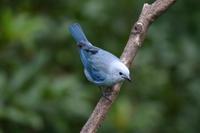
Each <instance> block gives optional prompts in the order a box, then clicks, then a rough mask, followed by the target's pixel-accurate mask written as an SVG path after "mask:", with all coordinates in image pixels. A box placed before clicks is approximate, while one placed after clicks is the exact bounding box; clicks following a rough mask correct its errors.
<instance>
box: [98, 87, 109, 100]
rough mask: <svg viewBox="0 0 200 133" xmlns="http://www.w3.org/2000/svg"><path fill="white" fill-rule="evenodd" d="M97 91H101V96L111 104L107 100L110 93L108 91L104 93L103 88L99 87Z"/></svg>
mask: <svg viewBox="0 0 200 133" xmlns="http://www.w3.org/2000/svg"><path fill="white" fill-rule="evenodd" d="M99 89H100V91H101V94H102V96H103V97H104V98H105V99H107V100H108V101H110V102H112V101H111V100H110V99H109V98H108V96H110V91H109V92H108V91H106V92H105V91H104V90H103V87H99Z"/></svg>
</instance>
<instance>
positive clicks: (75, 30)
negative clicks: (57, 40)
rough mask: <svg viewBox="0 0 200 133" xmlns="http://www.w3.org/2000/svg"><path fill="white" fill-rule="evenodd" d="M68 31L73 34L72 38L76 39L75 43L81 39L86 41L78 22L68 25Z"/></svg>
mask: <svg viewBox="0 0 200 133" xmlns="http://www.w3.org/2000/svg"><path fill="white" fill-rule="evenodd" d="M69 32H70V33H71V35H72V36H73V38H74V39H75V40H76V42H77V43H79V42H81V41H87V42H88V40H87V38H86V36H85V34H84V32H83V30H82V28H81V26H80V25H79V24H78V23H74V24H72V25H70V26H69Z"/></svg>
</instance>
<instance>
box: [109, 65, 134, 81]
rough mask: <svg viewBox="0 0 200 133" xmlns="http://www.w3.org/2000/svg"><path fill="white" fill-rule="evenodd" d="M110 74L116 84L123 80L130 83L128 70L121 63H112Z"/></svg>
mask: <svg viewBox="0 0 200 133" xmlns="http://www.w3.org/2000/svg"><path fill="white" fill-rule="evenodd" d="M112 74H113V78H114V79H115V80H116V81H117V82H120V81H124V80H128V81H131V77H130V72H129V69H128V68H127V66H126V65H124V64H123V63H122V62H121V61H116V62H113V63H112Z"/></svg>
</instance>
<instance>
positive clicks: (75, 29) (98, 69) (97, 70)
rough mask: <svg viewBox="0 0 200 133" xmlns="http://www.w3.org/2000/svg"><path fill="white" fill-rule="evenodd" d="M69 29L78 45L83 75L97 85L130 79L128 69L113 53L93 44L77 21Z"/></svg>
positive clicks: (108, 84)
mask: <svg viewBox="0 0 200 133" xmlns="http://www.w3.org/2000/svg"><path fill="white" fill-rule="evenodd" d="M69 31H70V33H71V35H72V36H73V38H74V39H75V40H76V43H77V46H78V47H79V52H80V58H81V61H82V63H83V66H84V73H85V76H86V77H87V79H88V80H89V81H91V82H92V83H94V84H96V85H97V86H99V87H111V86H113V85H114V84H116V83H119V82H121V81H124V80H131V78H130V73H129V69H128V68H127V67H126V66H125V65H124V64H123V63H122V62H121V61H120V59H119V58H117V57H116V56H114V55H113V54H111V53H109V52H107V51H105V50H103V49H101V48H98V47H95V46H93V45H92V44H91V43H90V42H89V41H88V40H87V38H86V36H85V34H84V33H83V30H82V28H81V26H80V25H79V24H78V23H75V24H72V25H70V26H69Z"/></svg>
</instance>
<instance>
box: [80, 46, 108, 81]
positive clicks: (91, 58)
mask: <svg viewBox="0 0 200 133" xmlns="http://www.w3.org/2000/svg"><path fill="white" fill-rule="evenodd" d="M78 46H79V47H80V56H81V61H82V63H83V65H84V68H85V69H86V70H87V73H88V74H89V76H90V78H91V79H92V80H93V81H95V82H102V81H104V80H105V78H106V75H105V72H104V69H102V62H101V61H99V59H98V56H97V55H98V52H99V50H100V49H99V48H97V47H94V46H90V45H84V43H82V44H79V45H78Z"/></svg>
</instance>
